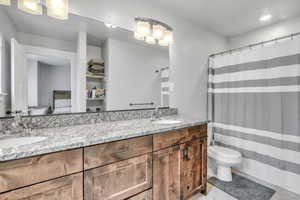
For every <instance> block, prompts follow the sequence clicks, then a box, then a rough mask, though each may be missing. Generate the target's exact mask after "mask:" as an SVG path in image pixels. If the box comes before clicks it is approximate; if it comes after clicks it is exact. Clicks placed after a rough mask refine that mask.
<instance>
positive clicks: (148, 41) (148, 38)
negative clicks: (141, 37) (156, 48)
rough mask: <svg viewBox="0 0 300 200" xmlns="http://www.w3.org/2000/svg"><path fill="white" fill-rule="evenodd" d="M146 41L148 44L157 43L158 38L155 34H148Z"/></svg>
mask: <svg viewBox="0 0 300 200" xmlns="http://www.w3.org/2000/svg"><path fill="white" fill-rule="evenodd" d="M145 41H146V42H147V43H148V44H156V40H155V38H154V37H153V36H147V37H146V39H145Z"/></svg>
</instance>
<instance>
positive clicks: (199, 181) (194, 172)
mask: <svg viewBox="0 0 300 200" xmlns="http://www.w3.org/2000/svg"><path fill="white" fill-rule="evenodd" d="M204 145H205V143H204V140H200V139H196V140H193V141H189V142H187V143H185V144H182V145H180V150H181V155H182V158H181V163H180V197H181V199H188V198H189V197H191V196H193V195H194V194H195V193H197V192H199V191H202V190H203V189H204V184H205V181H204V177H203V174H204V169H203V157H204V156H205V155H203V150H204V149H203V148H204Z"/></svg>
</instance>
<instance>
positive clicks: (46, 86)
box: [38, 63, 71, 108]
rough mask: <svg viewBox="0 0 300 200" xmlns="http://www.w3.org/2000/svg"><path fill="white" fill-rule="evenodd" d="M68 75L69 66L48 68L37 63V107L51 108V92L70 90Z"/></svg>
mask: <svg viewBox="0 0 300 200" xmlns="http://www.w3.org/2000/svg"><path fill="white" fill-rule="evenodd" d="M70 74H71V67H70V66H50V65H46V64H43V63H38V104H39V106H48V105H51V106H53V90H71V76H70ZM52 108H53V107H52Z"/></svg>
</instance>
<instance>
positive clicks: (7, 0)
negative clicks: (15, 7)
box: [0, 0, 11, 6]
mask: <svg viewBox="0 0 300 200" xmlns="http://www.w3.org/2000/svg"><path fill="white" fill-rule="evenodd" d="M0 4H1V5H5V6H10V4H11V2H10V0H0Z"/></svg>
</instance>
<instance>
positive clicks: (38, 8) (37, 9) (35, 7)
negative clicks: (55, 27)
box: [18, 0, 43, 15]
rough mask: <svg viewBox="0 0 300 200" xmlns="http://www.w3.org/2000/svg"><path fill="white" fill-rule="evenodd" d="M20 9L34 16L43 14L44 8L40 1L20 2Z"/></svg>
mask: <svg viewBox="0 0 300 200" xmlns="http://www.w3.org/2000/svg"><path fill="white" fill-rule="evenodd" d="M18 8H19V9H20V10H23V11H25V12H27V13H30V14H33V15H42V14H43V8H42V4H41V1H40V0H19V1H18Z"/></svg>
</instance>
